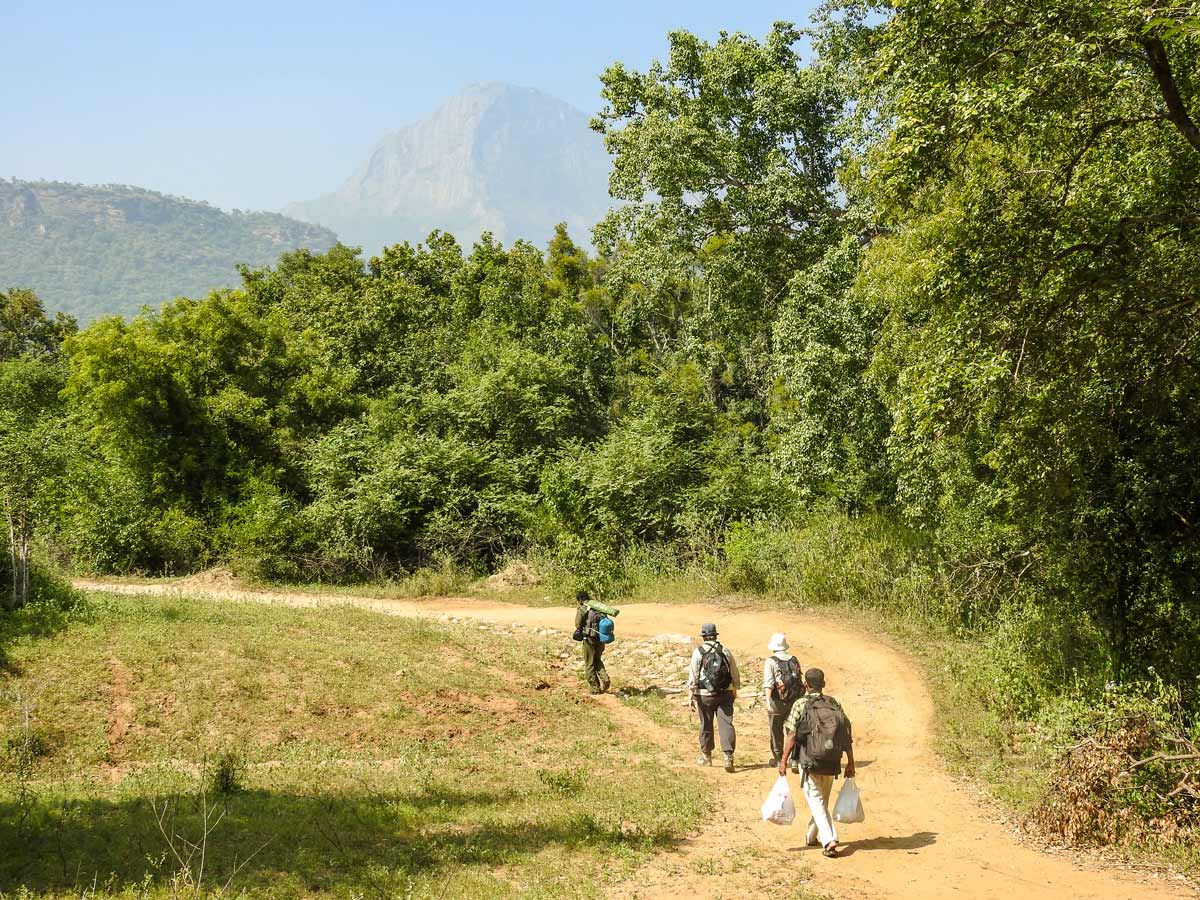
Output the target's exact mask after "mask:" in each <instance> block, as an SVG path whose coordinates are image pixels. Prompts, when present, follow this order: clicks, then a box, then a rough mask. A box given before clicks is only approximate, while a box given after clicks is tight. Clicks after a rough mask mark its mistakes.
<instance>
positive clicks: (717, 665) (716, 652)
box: [699, 641, 733, 693]
mask: <svg viewBox="0 0 1200 900" xmlns="http://www.w3.org/2000/svg"><path fill="white" fill-rule="evenodd" d="M699 680H700V687H702V688H704V689H705V690H706V691H713V692H714V693H716V692H718V691H727V690H729V688H730V686H731V685H732V684H733V672H731V671H730V669H729V659H728V658H727V657H726V656H725V648H724V647H722V646H721V645H720V643H718V642H717V641H713V642H712V646H711V647H709V648H708V649H707V650H705V651H704V653H703V655H701V657H700V679H699Z"/></svg>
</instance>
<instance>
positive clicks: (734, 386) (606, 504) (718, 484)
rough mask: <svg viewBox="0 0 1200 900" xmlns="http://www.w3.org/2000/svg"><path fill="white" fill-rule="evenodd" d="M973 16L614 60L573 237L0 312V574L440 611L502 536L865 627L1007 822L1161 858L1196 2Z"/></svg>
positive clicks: (1182, 794)
mask: <svg viewBox="0 0 1200 900" xmlns="http://www.w3.org/2000/svg"><path fill="white" fill-rule="evenodd" d="M1002 6H1003V10H1002V11H1001V12H998V11H997V5H996V4H995V3H992V2H983V0H977V2H967V3H960V4H957V5H955V6H953V8H951V6H948V5H947V4H944V3H941V2H940V0H903V2H899V0H897V2H891V3H888V2H874V0H872V2H856V0H845V2H835V3H832V4H830V5H828V6H826V7H825V8H823V10H822V12H821V14H820V15H819V16H818V17H817V19H816V20H815V21H814V23H813V25H812V28H811V29H810V30H809V31H808V32H807V33H805V34H802V33H801V32H800V31H799V30H797V29H796V28H794V27H792V26H790V25H787V24H783V23H781V24H779V25H776V26H775V27H774V28H773V29H772V30H771V31H770V32H769V33H768V34H767V35H765V36H764V37H763V38H762V39H761V40H758V39H754V38H751V37H748V36H745V35H723V36H722V37H721V38H720V39H719V40H717V41H715V42H711V43H710V42H706V41H703V40H701V39H700V38H698V37H696V36H695V35H691V34H688V33H686V32H676V33H673V34H671V35H670V36H669V46H668V48H667V51H666V53H665V54H664V60H663V61H662V62H661V63H657V64H655V65H653V66H652V67H650V68H648V69H647V70H645V71H641V72H639V71H634V70H632V69H630V68H628V67H626V66H624V65H621V64H619V63H617V64H614V65H613V66H611V67H610V68H609V69H608V70H606V71H605V72H604V73H603V74H602V75H601V83H602V95H603V101H604V108H603V110H602V112H601V113H600V114H599V116H598V117H597V118H596V120H595V123H594V125H595V127H596V128H597V130H599V131H601V132H603V133H604V135H605V139H606V141H607V143H608V147H609V149H610V151H611V152H612V154H613V156H614V173H613V176H612V182H611V187H612V192H613V194H614V196H615V197H616V198H617V199H619V200H621V201H623V203H622V205H620V206H618V207H617V208H615V209H614V210H613V211H612V212H611V213H610V215H609V216H608V217H607V218H606V219H605V220H604V221H603V222H601V223H600V224H599V225H598V226H597V228H596V230H595V233H594V236H593V237H594V240H595V247H596V250H595V252H589V251H587V250H585V249H584V243H585V242H576V240H575V239H573V238H572V237H571V236H570V235H568V234H567V232H566V230H565V228H560V229H558V231H557V232H556V234H555V235H553V236H552V237H551V238H550V241H549V243H548V245H547V246H546V248H545V249H544V250H543V249H542V248H541V247H538V246H534V245H532V244H530V243H526V242H517V243H515V244H514V245H512V246H510V247H502V246H500V245H499V244H498V243H497V242H495V241H494V240H492V239H491V238H490V237H487V236H485V237H484V238H483V239H481V240H480V241H479V242H478V243H477V244H476V245H475V246H473V247H471V248H464V247H461V246H459V244H458V243H457V242H456V241H455V239H454V238H453V236H451V235H447V234H443V233H435V234H433V235H431V236H430V237H429V239H428V240H427V241H426V242H425V243H424V244H422V245H419V246H416V247H413V246H409V245H406V244H405V245H398V246H393V247H389V248H387V249H385V250H384V251H383V253H382V254H381V255H379V256H377V257H373V258H372V259H370V260H363V259H362V258H361V257H360V256H359V255H358V253H357V252H356V251H355V250H354V249H353V248H346V247H341V246H339V247H335V248H333V249H332V250H330V251H329V252H327V253H324V254H313V253H309V252H305V251H300V252H296V253H291V254H286V255H285V256H283V257H281V258H280V260H279V261H278V263H277V264H276V265H274V266H272V267H265V268H261V269H254V270H247V271H246V272H245V273H244V276H243V284H242V285H241V286H240V287H239V288H237V289H234V290H229V291H221V292H217V293H214V294H211V295H210V296H208V297H207V298H203V299H180V300H178V301H175V302H173V303H170V304H167V305H166V306H164V307H163V308H162V309H161V310H160V311H157V312H148V313H145V314H143V315H141V316H138V317H136V318H134V319H131V320H128V321H126V320H121V319H116V318H113V319H106V320H103V321H100V322H97V323H94V324H93V325H91V326H90V327H88V328H87V329H85V330H83V331H76V330H75V329H74V327H73V324H72V323H71V322H70V321H67V320H63V319H54V318H52V317H50V316H48V315H47V314H46V313H45V311H44V310H43V308H42V307H41V305H40V303H39V302H38V301H37V298H36V296H34V295H32V294H30V293H29V292H26V291H9V292H8V293H6V294H4V295H3V296H2V297H0V322H3V327H2V328H0V505H2V508H3V511H4V513H5V515H6V516H7V522H8V524H9V529H8V532H9V536H10V549H11V552H10V554H9V556H8V560H7V561H6V562H5V563H4V566H5V570H4V572H3V573H0V574H3V576H4V579H5V581H4V583H5V584H10V583H11V585H12V589H11V591H7V590H6V591H5V593H4V594H2V595H0V596H3V597H4V599H5V603H6V605H8V606H20V605H22V604H24V603H27V602H28V601H29V600H30V599H32V598H36V597H37V596H38V592H39V590H41V589H40V588H39V587H38V585H39V583H40V582H39V581H38V578H40V577H41V576H40V575H38V572H39V567H50V568H58V569H62V570H66V571H71V572H76V573H99V574H126V573H140V574H145V575H180V574H185V573H189V572H194V571H196V570H199V569H203V568H206V567H208V566H210V565H213V564H216V563H221V564H224V565H228V566H230V567H231V568H232V569H233V570H234V571H235V572H236V573H237V574H238V575H240V576H242V577H246V578H249V579H252V580H258V581H264V582H287V583H316V584H321V585H333V586H345V585H352V584H358V583H362V582H364V581H366V582H372V583H379V582H383V583H385V584H387V585H388V586H387V587H385V588H382V589H384V590H410V589H411V590H413V591H414V592H416V593H428V592H439V593H440V592H445V591H449V592H457V591H458V590H459V588H460V587H461V586H464V585H469V584H470V583H472V582H473V581H475V580H477V579H479V578H481V577H484V576H486V575H488V574H489V573H493V572H495V571H496V570H497V569H500V568H502V567H503V566H504V565H506V564H507V563H508V562H509V561H511V560H515V559H525V560H527V561H530V562H532V563H533V564H534V565H535V567H538V568H540V569H543V570H545V571H546V572H548V573H551V574H552V577H555V578H558V579H559V580H560V583H562V584H563V585H564V586H565V585H567V584H568V583H569V585H570V586H571V587H576V586H583V587H588V588H590V589H591V590H593V591H595V592H597V593H598V594H599V595H601V596H604V595H608V596H629V595H632V596H637V595H639V593H645V588H644V587H642V586H643V585H646V584H651V583H656V584H673V585H676V588H675V589H676V590H678V591H680V593H681V594H682V593H684V592H686V591H688V590H691V589H692V588H693V587H695V586H704V587H706V588H711V589H712V590H716V591H739V592H747V593H753V594H758V595H761V596H763V597H767V598H771V599H772V601H773V602H785V603H802V604H812V605H817V606H823V607H830V608H838V609H852V610H859V611H861V614H862V615H863V616H864V618H865V619H866V620H868V621H874V622H876V623H877V627H879V628H885V627H887V628H895V629H897V630H899V631H903V632H904V633H905V634H906V635H907V638H906V639H907V640H908V641H909V642H910V643H911V644H912V645H914V646H915V647H916V648H917V649H918V650H919V651H920V652H921V653H922V654H924V655H925V656H926V658H927V659H928V661H929V668H930V671H931V672H932V673H933V674H934V677H935V684H936V685H940V687H939V688H938V690H939V692H940V694H941V696H942V698H943V707H942V708H943V710H944V711H945V712H946V716H945V723H944V727H943V741H944V746H945V748H946V750H947V753H948V754H949V755H950V757H951V758H952V759H957V760H958V761H959V763H960V764H961V765H962V766H963V767H964V768H967V769H969V770H970V771H973V772H978V773H981V774H984V775H987V776H988V777H989V778H991V779H992V780H994V781H995V782H996V783H997V784H998V785H999V790H1000V791H1001V793H1002V794H1003V795H1005V796H1006V797H1008V798H1009V799H1010V800H1011V801H1012V802H1014V803H1016V804H1017V805H1018V807H1019V808H1021V809H1022V810H1026V811H1028V812H1029V819H1028V821H1029V822H1030V823H1032V824H1034V825H1036V826H1038V827H1041V828H1043V829H1045V830H1046V831H1048V832H1049V834H1050V835H1051V836H1052V837H1054V838H1057V839H1061V840H1066V841H1071V842H1077V843H1102V844H1103V843H1117V844H1123V845H1126V846H1137V847H1150V848H1153V849H1156V850H1161V851H1166V852H1183V853H1185V854H1186V848H1187V847H1189V846H1191V847H1194V846H1196V843H1197V829H1198V827H1200V786H1198V784H1200V775H1198V774H1197V773H1198V771H1200V760H1198V759H1197V756H1198V755H1200V754H1197V753H1196V751H1195V747H1196V744H1197V740H1198V738H1200V715H1198V710H1200V600H1198V598H1200V541H1198V540H1197V532H1196V528H1197V522H1200V476H1198V475H1197V471H1198V470H1197V467H1196V465H1195V460H1196V459H1197V458H1198V457H1200V403H1198V402H1197V397H1200V365H1198V363H1200V327H1198V326H1197V322H1198V319H1197V316H1198V315H1200V300H1198V298H1197V294H1196V285H1197V284H1198V283H1200V252H1197V249H1198V244H1200V239H1198V233H1200V232H1198V228H1200V131H1198V130H1197V126H1196V124H1195V122H1196V119H1197V117H1200V96H1198V93H1197V92H1198V90H1200V87H1198V86H1200V74H1198V73H1200V20H1198V19H1197V18H1196V17H1195V15H1194V11H1192V10H1190V9H1188V8H1184V7H1179V6H1176V5H1172V4H1165V3H1157V2H1145V3H1136V2H1126V0H1106V2H1102V3H1094V2H1087V3H1085V2H1082V0H1054V2H1036V3H1035V2H1032V0H1029V2H1025V0H1021V2H1015V0H1014V2H1011V3H1005V4H1002ZM804 38H807V40H808V43H809V44H810V45H811V47H812V53H811V54H810V55H809V56H808V57H806V58H802V57H801V55H800V53H799V50H798V48H799V47H800V46H801V45H802V39H804ZM41 583H44V582H41ZM681 584H684V585H687V587H685V588H680V587H679V585H681ZM1100 762H1103V763H1104V765H1115V766H1116V768H1115V769H1113V770H1111V771H1109V770H1106V769H1104V768H1103V766H1101V765H1100V764H1099V763H1100ZM1027 771H1032V772H1035V773H1036V777H1025V776H1026V773H1027ZM1064 809H1065V810H1066V813H1065V814H1064V812H1063V810H1064ZM1179 848H1185V850H1182V851H1181V850H1179Z"/></svg>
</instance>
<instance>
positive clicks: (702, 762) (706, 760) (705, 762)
mask: <svg viewBox="0 0 1200 900" xmlns="http://www.w3.org/2000/svg"><path fill="white" fill-rule="evenodd" d="M696 765H698V766H711V765H712V757H711V756H709V755H708V754H707V753H701V754H700V758H699V759H697V760H696Z"/></svg>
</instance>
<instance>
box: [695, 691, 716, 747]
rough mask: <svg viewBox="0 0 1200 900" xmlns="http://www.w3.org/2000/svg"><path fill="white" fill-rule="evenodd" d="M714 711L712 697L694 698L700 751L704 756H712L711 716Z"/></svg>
mask: <svg viewBox="0 0 1200 900" xmlns="http://www.w3.org/2000/svg"><path fill="white" fill-rule="evenodd" d="M716 711H717V706H716V703H715V702H714V698H713V697H704V696H701V697H697V698H696V713H697V714H698V715H699V716H700V752H701V753H702V754H703V755H705V756H712V752H713V746H714V744H715V743H716V742H715V740H714V738H713V717H714V716H715V714H716Z"/></svg>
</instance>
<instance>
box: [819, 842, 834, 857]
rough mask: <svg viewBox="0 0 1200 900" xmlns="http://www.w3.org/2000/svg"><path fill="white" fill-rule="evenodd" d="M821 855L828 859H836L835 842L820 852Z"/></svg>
mask: <svg viewBox="0 0 1200 900" xmlns="http://www.w3.org/2000/svg"><path fill="white" fill-rule="evenodd" d="M821 855H822V856H828V857H829V858H830V859H837V856H838V845H837V841H834V842H833V843H832V844H830V845H829V846H828V847H826V848H825V849H824V850H822V851H821Z"/></svg>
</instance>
